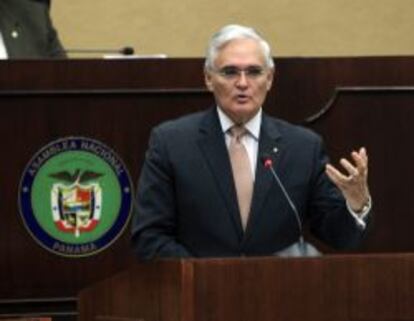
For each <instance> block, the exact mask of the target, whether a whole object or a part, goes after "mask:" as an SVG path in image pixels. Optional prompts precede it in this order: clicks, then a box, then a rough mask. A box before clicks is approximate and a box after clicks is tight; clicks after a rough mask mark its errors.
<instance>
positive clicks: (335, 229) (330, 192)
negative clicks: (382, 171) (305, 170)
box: [309, 137, 371, 249]
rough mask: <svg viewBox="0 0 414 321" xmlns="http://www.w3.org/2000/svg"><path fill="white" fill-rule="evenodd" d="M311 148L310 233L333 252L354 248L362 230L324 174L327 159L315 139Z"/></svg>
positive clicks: (321, 144)
mask: <svg viewBox="0 0 414 321" xmlns="http://www.w3.org/2000/svg"><path fill="white" fill-rule="evenodd" d="M314 147H315V152H314V161H313V164H314V167H313V171H312V178H311V182H312V186H313V188H312V189H311V192H310V198H309V200H310V201H309V202H310V204H309V205H310V206H309V215H310V229H311V231H312V233H313V234H314V235H316V236H317V237H318V238H319V239H321V240H322V241H323V242H325V243H327V244H329V245H331V246H333V247H334V248H336V249H352V248H355V247H356V246H358V245H359V244H360V242H361V240H362V238H363V236H364V234H365V232H366V231H365V230H366V229H363V228H361V226H360V225H358V224H357V222H356V220H355V218H354V217H353V216H352V215H351V213H350V212H349V211H348V209H347V207H346V203H345V199H344V197H343V196H342V194H341V192H340V191H339V189H338V188H337V187H336V186H335V185H334V184H333V183H332V182H331V181H330V179H329V178H328V176H327V175H326V174H325V165H326V164H327V163H328V156H327V154H326V152H325V148H324V145H323V142H322V140H321V139H319V137H318V140H317V142H316V143H315V146H314ZM370 215H371V214H370Z"/></svg>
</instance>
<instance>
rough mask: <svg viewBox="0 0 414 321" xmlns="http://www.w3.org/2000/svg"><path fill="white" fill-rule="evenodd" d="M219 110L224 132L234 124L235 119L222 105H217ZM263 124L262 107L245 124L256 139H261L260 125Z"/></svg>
mask: <svg viewBox="0 0 414 321" xmlns="http://www.w3.org/2000/svg"><path fill="white" fill-rule="evenodd" d="M217 112H218V116H219V120H220V125H221V129H222V130H223V133H226V132H227V131H228V130H229V129H230V128H231V127H233V126H234V121H232V120H231V119H230V117H229V116H227V115H226V114H225V113H224V112H223V111H222V110H221V108H220V107H218V106H217ZM261 124H262V108H260V109H259V111H258V112H257V113H256V115H255V116H254V117H253V118H252V119H250V120H249V121H248V122H247V123H245V124H244V127H245V128H246V129H247V131H248V132H249V134H250V135H251V136H252V137H254V138H255V139H256V140H259V135H260V126H261Z"/></svg>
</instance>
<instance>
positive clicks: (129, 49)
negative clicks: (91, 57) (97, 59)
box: [65, 46, 135, 56]
mask: <svg viewBox="0 0 414 321" xmlns="http://www.w3.org/2000/svg"><path fill="white" fill-rule="evenodd" d="M65 52H66V53H68V54H120V55H124V56H131V55H133V54H134V53H135V50H134V48H133V47H130V46H126V47H123V48H120V49H77V48H74V49H66V50H65Z"/></svg>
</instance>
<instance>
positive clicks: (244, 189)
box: [229, 125, 253, 229]
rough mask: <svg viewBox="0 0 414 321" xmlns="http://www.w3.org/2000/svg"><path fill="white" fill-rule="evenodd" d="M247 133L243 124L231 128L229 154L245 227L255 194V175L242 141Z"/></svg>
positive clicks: (244, 227)
mask: <svg viewBox="0 0 414 321" xmlns="http://www.w3.org/2000/svg"><path fill="white" fill-rule="evenodd" d="M245 134H247V131H246V129H245V128H244V127H242V126H237V125H236V126H233V127H232V128H231V129H230V135H231V140H230V145H229V155H230V162H231V167H232V170H233V178H234V183H235V184H236V192H237V201H238V203H239V210H240V216H241V221H242V225H243V229H246V225H247V220H248V218H249V213H250V204H251V201H252V195H253V177H252V171H251V166H250V161H249V156H248V155H247V150H246V147H244V145H243V143H242V142H241V141H240V139H241V138H242V137H243V135H245Z"/></svg>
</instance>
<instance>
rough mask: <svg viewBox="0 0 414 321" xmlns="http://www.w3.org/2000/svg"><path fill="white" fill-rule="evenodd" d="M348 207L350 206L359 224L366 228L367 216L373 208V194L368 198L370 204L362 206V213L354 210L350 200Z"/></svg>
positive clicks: (349, 209) (350, 211) (350, 210)
mask: <svg viewBox="0 0 414 321" xmlns="http://www.w3.org/2000/svg"><path fill="white" fill-rule="evenodd" d="M346 207H347V208H348V211H349V213H350V214H351V215H352V216H353V217H354V219H355V222H356V223H357V225H358V226H359V227H360V228H361V229H365V227H366V226H367V223H366V222H365V218H366V217H367V216H368V214H369V212H370V211H371V208H372V201H371V196H370V197H369V198H368V204H367V205H365V206H364V207H363V208H362V211H361V212H360V213H356V212H354V211H353V210H352V209H351V207H350V206H349V204H348V202H346Z"/></svg>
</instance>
